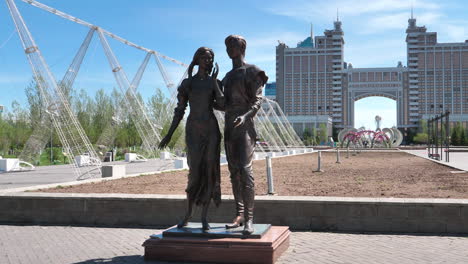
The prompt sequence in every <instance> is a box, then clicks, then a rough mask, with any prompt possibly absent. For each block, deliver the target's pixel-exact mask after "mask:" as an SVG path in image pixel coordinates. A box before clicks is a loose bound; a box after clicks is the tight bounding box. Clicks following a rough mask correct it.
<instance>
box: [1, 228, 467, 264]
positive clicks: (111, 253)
mask: <svg viewBox="0 0 468 264" xmlns="http://www.w3.org/2000/svg"><path fill="white" fill-rule="evenodd" d="M156 231H157V230H154V229H131V228H94V227H63V226H10V225H0V234H1V235H0V263H2V264H18V263H20V264H22V263H24V264H28V263H31V264H32V263H34V264H42V263H46V264H54V263H58V264H66V263H75V264H85V263H90V264H91V263H113V264H117V263H132V264H133V263H135V264H143V263H167V262H144V261H143V258H142V254H143V247H141V244H142V243H143V241H144V240H145V239H146V238H147V237H148V235H150V234H152V233H154V232H156ZM277 263H278V264H286V263H312V264H313V263H324V264H326V263H335V264H336V263H343V264H345V263H347V264H354V263H365V264H370V263H379V264H387V263H395V264H405V263H411V264H418V263H450V264H458V263H460V264H462V263H463V264H466V263H468V237H443V236H442V237H440V236H432V235H431V236H415V235H381V234H344V233H318V232H293V233H292V235H291V246H290V247H289V249H288V251H286V253H285V254H284V255H283V256H282V257H281V258H280V259H279V261H278V262H277Z"/></svg>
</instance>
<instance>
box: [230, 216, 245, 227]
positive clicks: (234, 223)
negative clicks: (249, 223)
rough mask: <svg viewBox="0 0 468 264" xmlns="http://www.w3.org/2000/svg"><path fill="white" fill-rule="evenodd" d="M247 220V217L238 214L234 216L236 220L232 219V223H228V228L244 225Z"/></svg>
mask: <svg viewBox="0 0 468 264" xmlns="http://www.w3.org/2000/svg"><path fill="white" fill-rule="evenodd" d="M244 222H245V219H244V217H242V216H236V218H234V220H233V221H232V224H228V225H226V228H227V229H229V228H238V227H239V226H242V225H243V224H244Z"/></svg>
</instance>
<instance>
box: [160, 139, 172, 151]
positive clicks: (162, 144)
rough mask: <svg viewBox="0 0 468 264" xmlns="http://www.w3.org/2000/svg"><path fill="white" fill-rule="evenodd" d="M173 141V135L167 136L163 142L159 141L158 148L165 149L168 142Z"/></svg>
mask: <svg viewBox="0 0 468 264" xmlns="http://www.w3.org/2000/svg"><path fill="white" fill-rule="evenodd" d="M170 141H171V137H168V136H165V137H164V138H163V139H162V140H161V142H159V146H158V148H159V149H163V148H165V147H166V146H167V144H169V142H170Z"/></svg>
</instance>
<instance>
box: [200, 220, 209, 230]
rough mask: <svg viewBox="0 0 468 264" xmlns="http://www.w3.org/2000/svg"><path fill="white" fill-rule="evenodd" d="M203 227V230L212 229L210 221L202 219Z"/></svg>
mask: <svg viewBox="0 0 468 264" xmlns="http://www.w3.org/2000/svg"><path fill="white" fill-rule="evenodd" d="M202 229H203V231H208V230H210V225H209V224H208V221H202Z"/></svg>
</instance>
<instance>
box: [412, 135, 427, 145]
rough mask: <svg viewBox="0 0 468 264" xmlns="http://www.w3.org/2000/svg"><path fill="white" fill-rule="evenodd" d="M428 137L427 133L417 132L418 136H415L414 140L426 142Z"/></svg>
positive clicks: (421, 142)
mask: <svg viewBox="0 0 468 264" xmlns="http://www.w3.org/2000/svg"><path fill="white" fill-rule="evenodd" d="M427 139H428V135H427V134H426V133H417V134H416V136H414V137H413V141H414V142H415V143H420V144H426V143H427Z"/></svg>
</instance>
